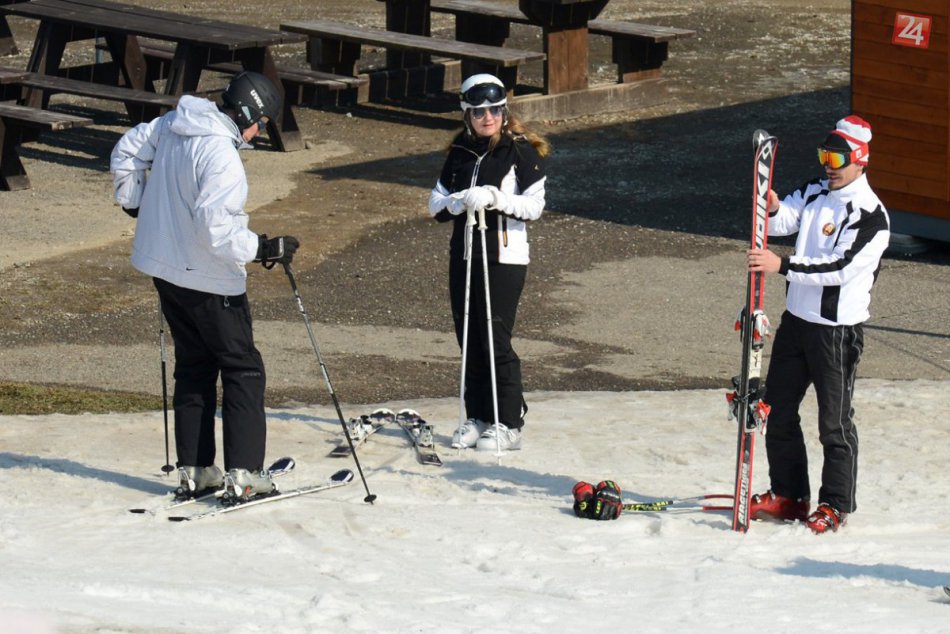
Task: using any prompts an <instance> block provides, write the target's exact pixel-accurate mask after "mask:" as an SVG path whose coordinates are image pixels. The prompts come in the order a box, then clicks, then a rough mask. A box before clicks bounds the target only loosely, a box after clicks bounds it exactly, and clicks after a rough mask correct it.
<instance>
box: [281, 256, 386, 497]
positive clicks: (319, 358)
mask: <svg viewBox="0 0 950 634" xmlns="http://www.w3.org/2000/svg"><path fill="white" fill-rule="evenodd" d="M282 264H283V265H284V272H285V273H287V279H289V280H290V288H292V289H293V291H294V298H295V299H296V300H297V308H298V309H299V310H300V314H301V315H303V323H304V324H305V325H306V326H307V334H308V335H310V344H311V345H312V346H313V351H314V352H315V353H316V355H317V362H318V363H319V364H320V371H321V372H322V373H323V380H324V382H325V383H326V384H327V390H328V391H329V392H330V398H331V399H332V400H333V406H334V407H335V408H336V415H337V417H339V419H340V426H342V427H343V434H344V435H345V436H346V442H347V443H348V444H349V445H350V452H351V453H352V454H353V461H354V462H355V463H356V470H357V471H358V472H359V474H360V479H361V480H362V481H363V488H364V489H366V497H365V498H363V501H364V502H368V503H369V504H372V503H373V502H374V501H376V496H375V495H374V494H372V493H370V492H369V485H368V484H367V483H366V476H364V475H363V467H362V466H361V465H360V458H359V456H357V455H356V447H355V446H354V445H353V438H352V437H350V430H349V428H347V426H346V419H345V418H344V417H343V410H342V409H340V401H339V399H337V397H336V392H334V391H333V384H332V383H330V374H329V372H327V364H326V363H324V362H323V355H322V354H320V346H318V345H317V338H316V337H315V336H314V334H313V328H311V327H310V317H309V316H307V311H306V309H304V307H303V300H302V299H300V291H298V290H297V280H296V279H295V278H294V272H293V271H292V270H291V268H290V263H289V262H283V263H282Z"/></svg>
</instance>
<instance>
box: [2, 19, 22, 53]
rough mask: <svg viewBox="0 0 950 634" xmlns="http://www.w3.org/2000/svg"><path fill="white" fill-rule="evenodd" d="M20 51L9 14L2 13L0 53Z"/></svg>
mask: <svg viewBox="0 0 950 634" xmlns="http://www.w3.org/2000/svg"><path fill="white" fill-rule="evenodd" d="M19 52H20V51H19V49H17V47H16V40H14V39H13V32H12V31H11V30H10V23H9V22H7V16H5V15H0V55H16V54H17V53H19Z"/></svg>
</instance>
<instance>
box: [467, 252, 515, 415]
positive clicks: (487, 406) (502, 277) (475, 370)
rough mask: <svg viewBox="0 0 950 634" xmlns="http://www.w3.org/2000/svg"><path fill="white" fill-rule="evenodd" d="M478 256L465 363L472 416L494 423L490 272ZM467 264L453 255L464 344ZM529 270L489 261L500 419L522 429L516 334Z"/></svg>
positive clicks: (473, 280) (472, 286) (470, 306)
mask: <svg viewBox="0 0 950 634" xmlns="http://www.w3.org/2000/svg"><path fill="white" fill-rule="evenodd" d="M474 257H475V259H474V261H473V262H472V280H471V289H470V298H469V325H468V349H467V351H466V364H465V410H466V415H467V416H468V417H469V418H477V419H479V420H482V421H485V422H487V423H491V422H493V421H494V420H495V414H494V408H493V406H492V386H491V362H490V358H489V345H490V343H489V339H488V319H487V316H486V315H487V313H486V310H485V308H486V306H485V283H484V279H485V273H484V267H483V265H482V261H481V258H480V257H479V256H478V255H477V254H475V256H474ZM465 268H466V264H465V261H464V260H462V259H459V258H451V259H450V261H449V293H450V296H451V301H452V319H453V320H454V322H455V335H456V339H457V340H458V344H459V347H460V348H461V346H462V332H463V323H464V315H465ZM527 272H528V267H527V266H524V265H519V264H497V263H495V264H492V263H489V265H488V286H489V292H490V297H489V299H490V300H491V313H492V337H493V339H494V351H495V375H496V379H497V384H498V388H497V390H498V420H499V422H501V423H504V424H505V425H506V426H508V427H509V428H511V429H519V428H521V427H522V426H523V425H524V419H523V418H522V416H523V412H524V410H522V406H523V405H524V389H523V387H522V383H521V359H520V358H519V357H518V355H517V353H516V352H515V351H514V348H512V347H511V336H512V332H513V331H514V328H515V318H516V315H517V312H518V302H519V300H520V299H521V291H522V290H523V289H524V283H525V277H526V276H527Z"/></svg>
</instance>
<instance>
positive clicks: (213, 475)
mask: <svg viewBox="0 0 950 634" xmlns="http://www.w3.org/2000/svg"><path fill="white" fill-rule="evenodd" d="M222 484H224V474H222V473H221V469H219V468H218V467H216V466H214V465H211V466H209V467H178V488H177V489H175V499H176V500H187V499H188V498H193V497H198V496H199V495H202V494H204V493H206V492H209V491H213V490H215V489H219V488H221V485H222Z"/></svg>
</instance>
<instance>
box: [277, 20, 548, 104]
mask: <svg viewBox="0 0 950 634" xmlns="http://www.w3.org/2000/svg"><path fill="white" fill-rule="evenodd" d="M280 28H281V30H284V31H290V32H293V33H300V34H303V35H306V36H307V37H308V38H309V41H308V43H307V56H308V59H309V60H310V63H311V66H312V67H313V68H315V69H317V70H321V71H324V72H330V73H335V74H340V75H352V76H355V75H357V74H358V73H359V68H358V66H357V64H358V62H359V59H360V54H361V48H362V46H364V45H368V46H380V47H384V48H386V49H395V50H402V51H411V52H416V53H424V54H426V55H439V56H442V57H447V58H451V59H459V60H461V61H462V64H463V73H465V74H471V73H474V72H489V73H492V74H494V75H496V76H497V77H498V78H499V79H501V80H502V82H504V84H505V86H506V87H507V88H508V90H509V91H512V90H513V89H514V86H515V84H516V82H517V76H518V66H519V65H521V64H524V63H526V62H532V61H542V60H544V58H545V56H544V53H541V52H537V51H523V50H519V49H514V48H501V47H498V46H487V45H484V44H474V43H471V42H457V41H452V40H445V39H439V38H435V37H430V36H426V35H416V34H411V33H398V32H394V31H385V30H382V29H375V28H370V27H362V26H356V25H353V24H347V23H343V22H333V21H330V20H307V21H301V22H288V23H284V24H281V25H280Z"/></svg>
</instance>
